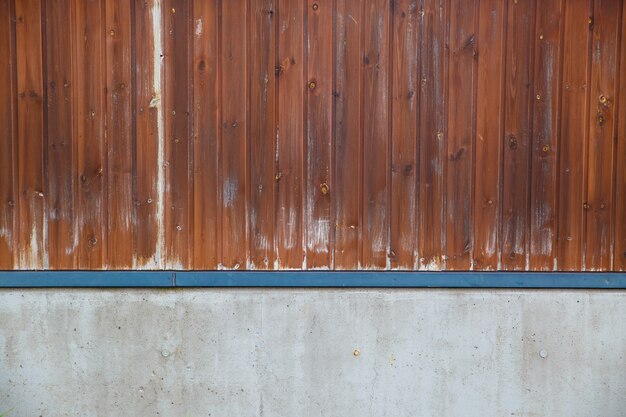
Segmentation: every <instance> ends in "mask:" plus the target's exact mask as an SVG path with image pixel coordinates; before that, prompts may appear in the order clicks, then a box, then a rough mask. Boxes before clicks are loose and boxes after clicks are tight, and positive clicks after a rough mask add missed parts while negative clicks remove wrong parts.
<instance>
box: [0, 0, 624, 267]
mask: <svg viewBox="0 0 626 417" xmlns="http://www.w3.org/2000/svg"><path fill="white" fill-rule="evenodd" d="M625 14H626V7H625V6H624V2H623V1H621V0H571V1H570V0H547V1H542V0H502V1H500V0H480V1H479V0H467V1H465V0H464V1H461V0H394V1H392V0H333V1H330V0H259V1H249V0H232V1H231V0H229V1H225V0H221V1H219V0H214V1H200V0H186V1H183V0H145V1H131V2H128V1H122V0H99V1H98V0H96V1H87V0H59V1H54V2H52V1H43V0H0V269H4V270H13V269H198V270H203V269H266V270H272V269H302V268H305V269H341V270H345V269H374V270H386V269H400V270H427V269H428V270H532V271H535V270H544V271H551V270H569V271H585V270H588V271H611V270H616V271H624V270H626V41H625V39H626V16H625Z"/></svg>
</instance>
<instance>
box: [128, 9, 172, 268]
mask: <svg viewBox="0 0 626 417" xmlns="http://www.w3.org/2000/svg"><path fill="white" fill-rule="evenodd" d="M134 11H135V42H134V48H135V51H136V52H135V54H136V58H135V62H136V63H137V65H136V66H135V80H136V81H135V85H136V87H135V98H134V100H135V103H136V126H135V142H136V145H135V147H136V152H135V155H134V156H135V165H136V166H135V171H136V174H135V182H136V191H135V206H136V225H135V228H136V230H135V234H136V242H137V243H136V244H137V249H136V251H137V255H136V259H135V261H134V262H135V267H137V268H139V269H144V268H145V269H158V268H163V267H164V266H165V263H164V261H165V259H164V257H165V255H164V252H163V250H164V216H165V213H164V210H165V201H164V190H165V171H164V169H165V167H164V164H165V157H164V156H165V143H164V128H165V127H164V114H163V100H162V99H163V97H162V94H163V88H162V86H163V75H162V74H163V65H162V56H163V52H164V50H163V28H162V11H161V3H160V1H159V0H148V1H142V0H136V1H135V8H134Z"/></svg>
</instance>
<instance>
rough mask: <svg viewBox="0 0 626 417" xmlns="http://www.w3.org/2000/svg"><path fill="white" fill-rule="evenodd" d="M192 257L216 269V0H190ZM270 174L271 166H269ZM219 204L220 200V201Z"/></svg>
mask: <svg viewBox="0 0 626 417" xmlns="http://www.w3.org/2000/svg"><path fill="white" fill-rule="evenodd" d="M193 15H194V16H193V28H194V60H193V65H194V80H193V88H194V92H193V94H194V104H195V108H194V118H193V123H194V163H193V166H194V179H193V186H194V220H193V224H194V242H193V248H194V259H193V267H194V268H195V269H217V264H218V262H219V261H218V246H219V245H220V239H219V236H220V234H219V233H218V230H219V224H220V223H221V220H220V219H221V215H220V213H221V208H220V207H218V182H217V181H218V178H219V176H218V167H219V165H218V155H219V153H218V130H219V120H218V115H219V109H218V103H219V100H218V98H219V78H218V72H219V62H218V59H219V54H218V53H219V50H218V27H219V26H218V2H217V1H205V0H194V4H193ZM270 175H271V168H270ZM220 206H221V204H220Z"/></svg>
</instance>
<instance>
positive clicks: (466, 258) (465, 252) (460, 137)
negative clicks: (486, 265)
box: [445, 0, 478, 270]
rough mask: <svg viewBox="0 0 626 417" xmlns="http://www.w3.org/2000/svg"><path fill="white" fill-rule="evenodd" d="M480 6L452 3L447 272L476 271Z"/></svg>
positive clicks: (447, 180)
mask: <svg viewBox="0 0 626 417" xmlns="http://www.w3.org/2000/svg"><path fill="white" fill-rule="evenodd" d="M477 4H478V3H477V2H475V1H467V0H458V1H457V0H452V1H451V5H450V11H451V14H450V69H449V75H448V76H449V78H450V81H449V86H448V88H449V94H448V149H447V158H448V170H447V174H446V194H445V199H446V268H447V269H450V270H468V269H470V268H471V265H472V227H470V224H471V222H472V220H473V210H472V209H473V207H472V201H473V191H472V187H473V169H472V168H473V167H472V165H473V158H474V155H473V153H474V130H475V114H476V103H475V97H476V62H477V60H478V39H477V36H476V22H477V19H478V16H477Z"/></svg>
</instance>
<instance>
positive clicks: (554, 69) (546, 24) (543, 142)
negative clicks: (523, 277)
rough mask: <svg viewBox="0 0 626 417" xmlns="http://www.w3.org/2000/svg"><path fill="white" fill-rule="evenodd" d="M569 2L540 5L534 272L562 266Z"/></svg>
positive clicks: (532, 222) (534, 153)
mask: <svg viewBox="0 0 626 417" xmlns="http://www.w3.org/2000/svg"><path fill="white" fill-rule="evenodd" d="M563 7H564V2H563V0H549V1H541V2H538V3H537V18H536V22H537V23H536V30H535V35H534V42H535V63H534V71H535V72H534V76H533V77H534V84H535V104H534V107H533V142H532V148H531V151H530V152H531V154H532V156H531V158H532V174H531V179H530V181H531V186H530V187H531V194H530V213H529V215H530V254H529V256H530V260H529V267H530V269H531V270H535V271H537V270H541V271H551V270H554V269H555V268H556V256H555V255H556V252H555V244H556V235H557V233H556V213H557V171H556V169H557V154H556V152H557V151H558V148H559V147H558V143H559V139H560V138H559V123H558V122H559V120H560V117H561V106H560V101H561V96H560V93H561V88H560V85H561V68H562V65H561V61H562V59H561V43H562V34H563V29H562V28H563V26H562V24H561V22H562V21H563V20H562V18H561V16H562V13H563Z"/></svg>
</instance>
